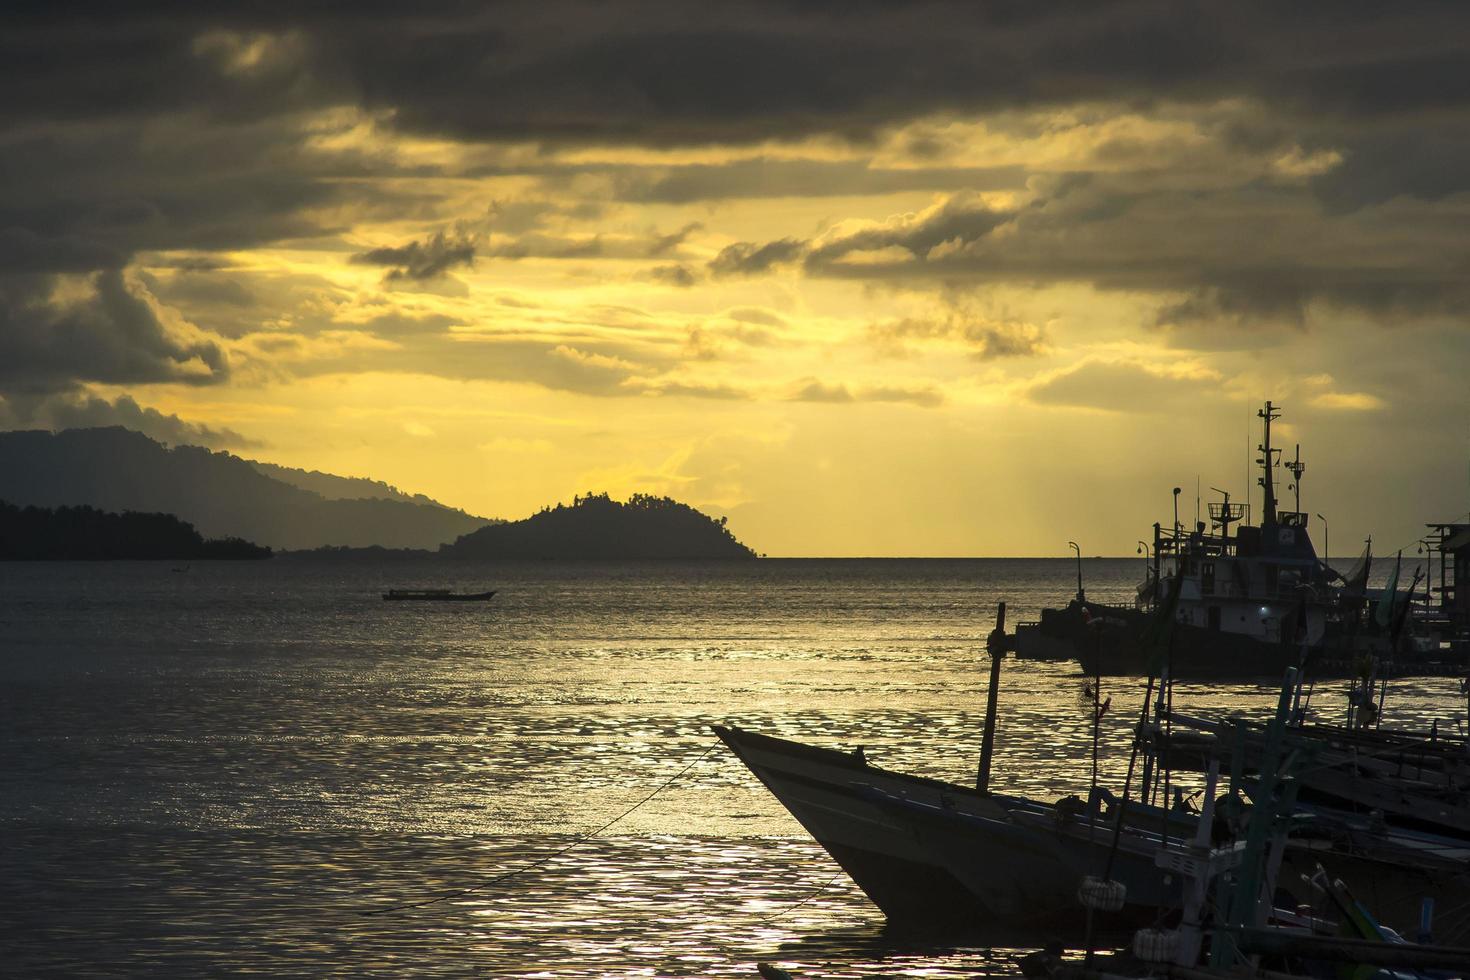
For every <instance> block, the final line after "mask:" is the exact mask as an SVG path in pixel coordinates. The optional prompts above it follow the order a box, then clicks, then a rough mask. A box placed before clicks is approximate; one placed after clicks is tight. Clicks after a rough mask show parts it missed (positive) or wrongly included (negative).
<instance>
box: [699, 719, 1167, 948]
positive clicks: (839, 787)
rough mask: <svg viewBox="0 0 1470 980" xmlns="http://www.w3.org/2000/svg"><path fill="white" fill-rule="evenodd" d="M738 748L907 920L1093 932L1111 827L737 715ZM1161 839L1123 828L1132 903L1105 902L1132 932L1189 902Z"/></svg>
mask: <svg viewBox="0 0 1470 980" xmlns="http://www.w3.org/2000/svg"><path fill="white" fill-rule="evenodd" d="M714 731H715V734H717V735H718V736H719V737H720V739H721V740H722V741H724V743H725V744H726V745H727V746H729V748H730V750H731V751H732V752H734V753H735V755H736V756H737V757H739V759H740V761H741V762H743V763H745V765H746V766H747V767H749V769H750V770H751V772H752V773H754V774H755V775H756V777H757V778H758V779H760V781H761V782H762V783H763V784H765V786H766V788H767V789H769V790H770V791H771V793H772V794H773V795H775V797H776V798H777V799H778V800H780V802H781V803H782V805H784V806H785V807H786V809H787V810H789V811H790V812H791V815H792V816H794V817H795V818H796V819H797V820H798V821H799V822H800V823H801V825H802V826H803V827H805V828H806V830H807V831H808V832H809V833H810V834H811V835H812V837H813V838H815V839H816V841H817V842H818V843H819V844H821V845H822V846H823V847H824V848H825V849H826V850H827V853H829V854H830V855H832V858H833V859H834V860H835V861H836V862H837V863H838V864H839V865H841V867H842V869H843V870H844V871H845V872H847V874H848V876H849V877H850V878H852V880H853V881H854V882H855V883H856V884H857V886H858V887H859V888H861V889H862V890H863V892H864V894H866V895H867V896H868V898H869V899H871V900H872V902H873V904H875V905H877V906H878V908H880V909H881V910H882V911H883V914H884V915H885V916H887V918H888V920H889V921H890V922H892V923H894V924H895V925H899V926H907V927H910V928H919V929H923V930H925V931H935V930H940V931H947V932H953V933H956V934H974V933H986V932H992V931H993V932H995V933H996V934H997V935H1005V936H1007V937H1009V938H1010V939H1011V940H1012V941H1014V939H1015V937H1016V936H1017V935H1022V934H1026V933H1028V932H1032V931H1034V932H1035V934H1037V935H1043V934H1045V935H1050V934H1053V933H1055V932H1058V931H1061V932H1063V933H1066V934H1068V935H1069V936H1070V938H1073V939H1080V938H1081V936H1082V929H1083V925H1084V918H1083V910H1082V907H1081V906H1080V905H1078V903H1077V897H1076V896H1077V888H1078V884H1079V883H1080V882H1081V881H1082V878H1083V877H1084V876H1085V875H1087V874H1092V873H1095V872H1096V871H1097V870H1098V868H1100V867H1101V866H1102V862H1103V860H1104V859H1105V858H1106V852H1107V850H1108V847H1109V845H1110V843H1111V840H1112V834H1111V828H1107V827H1104V826H1103V824H1102V823H1101V822H1098V823H1096V824H1095V825H1092V826H1089V822H1088V821H1087V820H1086V819H1085V817H1079V814H1077V813H1075V812H1072V811H1069V810H1066V809H1063V810H1060V811H1059V810H1058V808H1056V807H1053V806H1050V805H1048V804H1042V803H1036V802H1033V801H1030V800H1027V799H1024V798H1021V797H1009V796H1001V795H998V794H985V793H981V792H979V791H978V790H976V789H974V788H973V787H966V786H961V785H958V784H955V783H947V782H944V781H941V780H936V779H928V778H925V777H922V776H911V775H906V774H903V773H896V772H890V771H888V770H885V769H880V768H878V767H876V766H870V765H868V764H867V763H866V762H865V761H864V760H863V759H862V758H861V757H860V756H858V755H856V754H853V753H849V752H843V751H840V750H837V749H827V748H820V747H817V746H813V745H805V744H802V743H800V742H792V741H788V740H786V739H780V738H774V737H772V736H769V735H761V734H758V733H755V732H749V731H744V730H742V729H739V728H734V727H727V726H723V725H716V726H714ZM1158 846H1159V842H1158V840H1157V838H1156V837H1154V836H1152V835H1149V834H1145V833H1143V832H1134V831H1129V832H1127V833H1124V834H1123V835H1122V838H1121V840H1120V846H1119V851H1118V856H1117V860H1116V863H1115V865H1114V868H1113V878H1114V879H1116V880H1119V881H1121V882H1123V883H1124V885H1125V886H1126V889H1127V901H1126V903H1125V905H1124V907H1123V908H1122V909H1120V910H1118V911H1116V912H1105V913H1100V914H1099V919H1098V922H1097V928H1098V931H1099V933H1101V934H1111V935H1115V936H1116V935H1126V934H1127V933H1128V932H1130V931H1131V930H1132V929H1135V928H1138V927H1139V926H1142V925H1147V924H1148V923H1150V922H1152V921H1154V919H1155V918H1156V917H1157V915H1158V910H1159V909H1160V908H1171V907H1178V906H1179V904H1180V902H1181V900H1182V898H1181V895H1180V890H1179V884H1178V882H1177V881H1169V880H1168V879H1167V877H1166V876H1165V875H1163V874H1161V873H1160V872H1159V870H1158V869H1157V867H1156V865H1155V863H1154V853H1155V851H1157V849H1158Z"/></svg>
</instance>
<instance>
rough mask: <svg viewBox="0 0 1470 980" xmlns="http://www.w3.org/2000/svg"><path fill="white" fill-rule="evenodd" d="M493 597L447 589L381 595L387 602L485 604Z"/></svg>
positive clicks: (416, 590) (493, 591)
mask: <svg viewBox="0 0 1470 980" xmlns="http://www.w3.org/2000/svg"><path fill="white" fill-rule="evenodd" d="M494 595H495V590H494V589H491V590H490V591H489V592H453V591H451V590H449V589H389V590H388V591H387V592H384V593H383V599H384V600H386V601H388V602H485V601H487V600H488V599H490V598H492V597H493V596H494Z"/></svg>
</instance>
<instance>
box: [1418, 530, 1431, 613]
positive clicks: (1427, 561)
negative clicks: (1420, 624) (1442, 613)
mask: <svg viewBox="0 0 1470 980" xmlns="http://www.w3.org/2000/svg"><path fill="white" fill-rule="evenodd" d="M1419 554H1421V555H1423V556H1424V606H1425V608H1426V609H1432V608H1434V545H1432V544H1430V543H1429V542H1428V541H1423V540H1421V541H1420V542H1419Z"/></svg>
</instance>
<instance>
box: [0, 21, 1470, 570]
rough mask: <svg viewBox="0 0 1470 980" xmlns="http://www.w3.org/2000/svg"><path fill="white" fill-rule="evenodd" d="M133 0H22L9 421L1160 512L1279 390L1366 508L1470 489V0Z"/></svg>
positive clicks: (897, 504) (814, 542) (1403, 538)
mask: <svg viewBox="0 0 1470 980" xmlns="http://www.w3.org/2000/svg"><path fill="white" fill-rule="evenodd" d="M123 9H124V8H123V7H119V6H118V5H115V4H99V5H96V6H95V7H89V6H88V5H87V4H67V5H57V4H36V5H29V4H20V5H18V6H17V7H14V8H10V10H9V12H8V13H7V17H6V19H5V23H4V26H3V27H0V93H3V94H4V97H3V98H0V117H3V125H0V428H12V429H13V428H63V427H69V426H80V425H110V424H121V425H126V426H128V427H130V428H134V429H138V430H140V431H144V432H146V433H148V434H150V435H152V436H154V437H155V438H159V439H162V440H164V441H167V442H169V443H172V444H178V443H193V444H202V445H207V446H210V447H213V448H216V449H223V450H228V451H230V452H234V453H237V454H239V455H242V456H247V457H252V458H257V459H264V460H269V461H272V462H278V463H282V464H286V465H291V466H303V467H307V468H310V469H320V470H325V471H329V472H336V473H341V474H344V475H353V476H371V477H373V478H376V479H381V480H386V481H388V482H390V483H393V484H395V485H397V486H399V487H401V488H403V489H405V490H409V491H412V492H421V493H427V494H429V495H431V496H433V497H435V498H437V499H439V500H441V501H443V502H445V503H448V504H451V505H454V506H457V507H462V508H464V509H466V510H469V511H471V512H474V513H478V514H482V515H486V516H493V517H504V518H511V519H514V518H519V517H524V516H526V515H528V514H530V513H532V512H534V511H535V510H537V509H539V508H540V507H542V506H543V505H545V504H548V503H553V502H556V501H570V500H571V498H572V496H573V495H574V494H577V493H585V492H587V491H608V492H611V493H613V494H614V495H615V496H623V495H626V494H631V493H634V492H645V493H655V494H667V495H670V496H673V497H676V498H678V499H680V500H683V501H686V502H688V503H690V504H692V505H694V506H697V507H700V508H701V509H704V510H706V511H707V512H709V513H711V514H717V515H725V516H728V517H729V520H730V527H731V529H732V530H733V531H734V532H735V533H736V535H737V536H738V537H740V538H741V539H742V540H743V541H745V542H746V543H748V544H750V545H751V546H752V547H754V548H755V549H756V550H758V551H760V552H764V553H766V554H769V555H772V556H803V555H830V556H863V555H874V556H886V555H894V556H903V555H921V556H966V555H1059V556H1060V555H1066V554H1070V550H1069V548H1068V546H1067V542H1068V541H1069V540H1076V541H1078V542H1079V543H1080V545H1081V548H1082V550H1083V552H1084V553H1085V554H1107V555H1121V554H1133V553H1135V551H1136V549H1137V546H1138V545H1137V542H1138V541H1139V539H1149V538H1150V537H1151V534H1152V532H1151V527H1152V524H1153V522H1154V521H1163V522H1164V523H1166V524H1167V523H1169V522H1170V521H1171V520H1172V507H1173V496H1172V493H1171V490H1172V488H1173V487H1176V486H1178V487H1181V488H1183V493H1182V495H1181V498H1180V499H1181V501H1182V504H1181V509H1182V510H1183V511H1184V515H1183V516H1185V518H1186V519H1188V518H1189V515H1192V511H1193V508H1194V506H1195V499H1196V497H1195V488H1196V486H1198V487H1199V488H1200V494H1201V497H1202V499H1203V500H1204V501H1209V500H1218V499H1219V496H1218V494H1216V493H1214V492H1213V491H1212V489H1211V488H1219V489H1221V490H1228V491H1230V492H1231V495H1232V498H1233V499H1236V500H1238V499H1240V496H1241V495H1242V494H1243V493H1245V492H1246V491H1247V490H1248V489H1251V488H1252V485H1253V482H1254V477H1255V474H1254V473H1252V472H1250V471H1249V467H1250V463H1251V460H1252V459H1253V458H1254V454H1253V453H1252V449H1253V448H1254V446H1255V445H1256V444H1257V443H1258V442H1259V441H1260V435H1261V434H1260V429H1259V420H1258V419H1257V418H1256V417H1255V413H1256V412H1257V410H1258V409H1259V408H1260V405H1261V403H1262V402H1263V401H1265V400H1266V399H1268V398H1269V399H1272V400H1273V401H1274V402H1276V403H1277V404H1280V405H1282V406H1284V408H1283V412H1284V414H1283V418H1282V420H1281V421H1280V422H1279V423H1277V425H1276V429H1275V432H1276V439H1277V443H1278V445H1281V444H1284V445H1285V448H1286V455H1287V456H1288V457H1290V456H1291V455H1292V454H1293V453H1294V452H1295V448H1296V446H1297V445H1300V447H1301V448H1300V451H1301V455H1302V458H1303V460H1304V461H1305V462H1306V463H1307V469H1306V472H1305V476H1304V478H1303V480H1302V485H1301V493H1302V503H1301V509H1302V510H1304V511H1307V512H1308V513H1310V514H1312V515H1313V517H1312V528H1313V533H1314V536H1315V537H1316V538H1317V540H1318V544H1319V546H1320V545H1321V543H1322V532H1323V527H1322V518H1325V520H1326V522H1327V528H1326V531H1327V534H1328V536H1329V537H1330V544H1331V550H1332V551H1333V553H1335V554H1347V553H1356V551H1357V550H1359V549H1360V548H1361V542H1362V539H1363V538H1365V537H1366V536H1367V535H1369V534H1372V535H1373V536H1374V541H1375V542H1376V546H1375V550H1381V549H1385V548H1386V549H1394V548H1397V547H1408V548H1409V549H1411V550H1412V549H1414V548H1415V547H1417V546H1416V543H1415V542H1416V541H1417V539H1418V538H1419V537H1420V536H1421V535H1422V534H1423V533H1424V531H1423V524H1424V523H1425V522H1428V521H1437V520H1452V519H1454V518H1455V517H1456V516H1457V515H1458V516H1459V517H1460V518H1461V519H1463V518H1464V515H1465V513H1466V512H1467V511H1470V389H1467V383H1466V380H1465V379H1466V377H1467V376H1470V234H1467V228H1470V225H1467V218H1470V71H1466V70H1465V65H1466V64H1467V63H1470V52H1467V50H1466V49H1467V47H1470V7H1467V6H1466V5H1464V4H1463V3H1444V4H1432V3H1422V4H1414V3H1409V4H1380V3H1366V2H1351V0H1332V2H1317V3H1313V2H1303V3H1293V4H1279V3H1250V2H1231V3H1184V2H1177V3H1176V2H1136V0H1118V2H1095V0H1089V2H1075V3H1073V2H1059V3H1051V4H1036V3H1023V2H989V3H972V2H962V3H915V4H898V3H877V2H863V0H852V2H841V3H833V2H811V3H799V2H787V3H760V2H750V0H737V2H731V3H725V4H719V5H707V4H690V3H686V2H667V3H658V2H651V3H644V2H636V0H629V2H619V3H613V4H607V3H585V4H583V3H566V2H560V0H556V2H547V0H543V2H538V3H534V4H532V3H524V4H521V3H516V4H493V3H457V2H446V3H438V2H422V3H415V4H387V3H377V2H372V0H366V2H357V3H351V4H346V3H328V4H314V3H309V2H307V3H293V4H289V5H288V4H282V5H270V4H260V5H256V4H250V5H245V4H236V5H230V6H229V7H228V8H225V7H222V8H221V10H220V11H219V12H211V11H210V10H209V9H208V7H207V6H205V5H201V4H195V3H190V4H150V3H147V2H141V3H137V4H128V5H125V9H126V13H125V15H124V14H123V13H122V11H123ZM1279 476H1280V477H1283V478H1284V477H1286V476H1287V475H1286V474H1285V473H1284V472H1279ZM1286 482H1288V481H1287V480H1286V479H1283V480H1282V483H1283V486H1284V485H1285V483H1286ZM1281 497H1282V499H1283V502H1284V505H1286V506H1294V503H1293V497H1292V494H1291V492H1290V491H1283V492H1282V493H1281ZM1252 500H1253V503H1254V505H1255V508H1256V509H1255V512H1254V513H1255V514H1256V515H1257V516H1258V515H1259V507H1260V495H1259V492H1258V491H1257V492H1255V493H1253V495H1252ZM1318 515H1320V517H1319V516H1318Z"/></svg>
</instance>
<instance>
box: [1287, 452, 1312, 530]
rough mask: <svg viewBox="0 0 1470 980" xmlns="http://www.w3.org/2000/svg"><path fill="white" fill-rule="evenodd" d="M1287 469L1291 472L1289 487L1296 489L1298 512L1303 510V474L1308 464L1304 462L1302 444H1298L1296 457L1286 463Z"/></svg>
mask: <svg viewBox="0 0 1470 980" xmlns="http://www.w3.org/2000/svg"><path fill="white" fill-rule="evenodd" d="M1286 471H1287V472H1288V473H1290V474H1291V486H1290V487H1288V488H1287V489H1289V490H1295V491H1296V512H1297V513H1298V514H1300V513H1301V512H1302V474H1303V473H1305V472H1306V471H1307V464H1306V463H1303V462H1302V444H1301V443H1297V444H1296V459H1294V460H1292V461H1291V462H1290V463H1287V464H1286Z"/></svg>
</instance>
